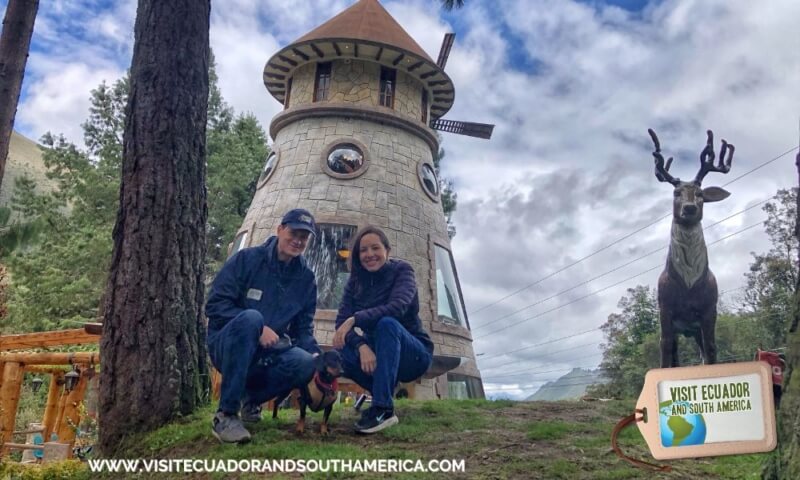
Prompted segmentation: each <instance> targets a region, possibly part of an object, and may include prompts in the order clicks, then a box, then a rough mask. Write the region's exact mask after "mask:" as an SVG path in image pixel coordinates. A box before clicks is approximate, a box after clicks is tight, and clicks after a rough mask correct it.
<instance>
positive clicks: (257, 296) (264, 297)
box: [206, 236, 320, 353]
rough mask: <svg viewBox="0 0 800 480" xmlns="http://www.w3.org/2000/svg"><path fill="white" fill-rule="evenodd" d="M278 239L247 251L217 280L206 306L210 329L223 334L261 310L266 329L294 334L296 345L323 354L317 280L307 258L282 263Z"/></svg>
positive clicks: (219, 275) (218, 275)
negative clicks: (316, 321)
mask: <svg viewBox="0 0 800 480" xmlns="http://www.w3.org/2000/svg"><path fill="white" fill-rule="evenodd" d="M277 245H278V237H275V236H272V237H270V238H269V239H268V240H267V241H266V242H265V243H264V244H263V245H260V246H258V247H253V248H245V249H242V250H240V251H239V252H237V253H236V254H235V255H234V256H232V257H231V258H230V259H228V261H227V262H225V265H224V266H223V267H222V269H221V270H220V271H219V273H218V274H217V276H216V278H214V282H213V283H212V284H211V292H210V293H209V294H208V302H207V303H206V316H207V317H208V329H209V330H211V331H216V330H220V329H221V328H222V327H224V326H225V324H226V323H228V322H229V321H231V320H233V318H234V317H236V316H237V315H239V314H240V313H241V312H242V311H244V310H246V309H254V310H258V311H259V312H260V313H261V315H262V316H263V317H264V325H265V326H267V327H269V328H271V329H272V330H273V331H275V333H277V334H278V335H283V334H284V333H288V334H289V336H290V337H291V338H292V342H293V343H294V345H296V346H298V347H300V348H302V349H303V350H306V351H307V352H310V353H315V352H319V351H320V349H319V345H318V344H317V340H316V339H315V338H314V312H315V311H316V308H317V282H316V279H315V278H314V272H312V271H311V269H310V268H308V265H307V264H306V260H305V258H304V257H303V256H302V255H301V256H300V257H297V258H293V259H292V260H291V261H290V262H289V263H288V264H285V263H283V262H281V261H279V260H278V257H277Z"/></svg>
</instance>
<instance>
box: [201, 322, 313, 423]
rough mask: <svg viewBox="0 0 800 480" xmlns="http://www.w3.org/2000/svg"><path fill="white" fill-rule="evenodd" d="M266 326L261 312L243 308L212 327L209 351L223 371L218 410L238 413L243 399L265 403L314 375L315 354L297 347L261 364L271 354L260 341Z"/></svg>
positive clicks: (304, 382) (253, 402) (221, 371)
mask: <svg viewBox="0 0 800 480" xmlns="http://www.w3.org/2000/svg"><path fill="white" fill-rule="evenodd" d="M263 328H264V317H263V316H262V315H261V313H259V312H258V311H257V310H244V311H243V312H242V313H240V314H239V315H237V316H236V317H234V318H233V320H231V321H230V322H228V323H226V324H225V326H224V327H222V329H220V330H209V332H208V353H209V356H210V357H211V363H213V364H214V367H215V368H216V369H217V370H218V371H219V373H221V374H222V391H221V394H220V399H219V408H218V409H217V411H221V412H224V413H225V414H228V415H235V414H237V413H238V412H239V407H240V403H241V401H242V400H244V401H245V402H246V403H252V404H262V403H264V402H266V401H267V400H270V399H272V398H275V397H276V396H277V395H279V394H281V393H284V392H288V391H289V390H290V389H291V388H299V387H302V386H303V385H305V384H306V383H308V381H309V380H310V379H311V377H312V376H313V375H314V359H313V357H312V356H311V354H310V353H308V352H306V351H305V350H303V349H300V348H298V347H292V348H291V349H289V350H286V351H285V352H282V353H280V354H274V355H273V358H272V360H271V362H272V363H271V364H270V365H268V366H265V365H262V364H261V362H259V360H262V359H263V358H265V357H266V356H268V350H266V349H264V348H263V347H261V345H260V344H259V343H258V338H259V337H260V336H261V331H262V330H263Z"/></svg>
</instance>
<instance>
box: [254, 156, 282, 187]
mask: <svg viewBox="0 0 800 480" xmlns="http://www.w3.org/2000/svg"><path fill="white" fill-rule="evenodd" d="M277 164H278V154H277V153H276V152H274V151H272V152H270V154H269V155H268V156H267V161H266V163H264V169H263V170H261V175H260V176H259V177H258V186H259V187H261V186H262V185H264V184H265V183H267V180H269V177H271V176H272V174H273V173H275V167H276V166H277Z"/></svg>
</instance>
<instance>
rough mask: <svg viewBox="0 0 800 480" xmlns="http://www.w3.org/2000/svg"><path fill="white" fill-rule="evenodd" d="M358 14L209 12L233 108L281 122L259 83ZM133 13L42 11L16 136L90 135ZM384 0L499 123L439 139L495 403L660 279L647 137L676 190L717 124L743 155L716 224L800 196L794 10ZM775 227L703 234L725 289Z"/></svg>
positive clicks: (662, 236) (254, 1) (663, 197)
mask: <svg viewBox="0 0 800 480" xmlns="http://www.w3.org/2000/svg"><path fill="white" fill-rule="evenodd" d="M351 3H352V0H294V1H292V2H286V1H283V0H226V1H216V2H212V17H211V44H212V47H213V49H214V52H215V55H216V59H217V63H218V74H219V78H220V88H221V90H222V93H223V96H224V97H225V99H226V101H227V102H228V103H229V104H230V105H232V106H233V107H234V108H235V109H236V110H237V111H238V112H245V111H250V112H253V113H254V114H255V115H256V116H257V117H258V118H259V120H260V121H261V123H262V125H264V126H266V125H269V122H270V119H271V118H272V116H273V115H275V114H276V113H278V112H279V111H280V108H281V106H280V105H279V104H278V102H276V101H275V100H274V99H273V98H272V97H271V96H269V95H268V94H267V92H266V90H265V89H264V85H263V83H262V81H261V73H262V70H263V67H264V64H265V62H266V60H267V59H268V58H269V57H270V56H271V55H272V54H273V53H274V52H275V51H277V50H278V49H279V48H280V47H281V46H283V45H286V44H287V43H289V42H291V41H293V40H294V39H296V38H298V37H300V36H301V35H303V34H304V33H306V32H308V31H309V30H311V29H312V28H314V27H315V26H316V25H319V24H320V23H322V22H323V21H325V20H326V19H328V18H330V17H331V16H333V15H335V14H336V13H338V12H339V11H341V10H342V9H344V8H346V7H347V6H349V5H350V4H351ZM135 4H136V2H135V1H132V0H130V1H111V0H53V1H47V2H41V6H40V11H39V16H38V18H37V21H36V27H35V32H34V38H33V45H32V49H31V55H30V58H29V60H28V65H27V73H26V77H25V81H24V85H23V96H22V99H21V102H20V106H19V110H18V114H17V123H16V128H17V130H19V131H20V132H22V133H23V134H25V135H27V136H28V137H31V138H34V139H36V138H39V137H40V136H41V135H42V134H43V133H45V132H46V131H48V130H49V131H53V132H63V133H64V134H65V135H66V136H67V137H68V138H70V139H72V140H73V141H75V142H78V143H80V142H81V130H80V123H81V122H82V121H83V120H84V119H85V118H86V115H87V111H88V105H89V102H88V97H89V90H90V89H91V88H94V87H95V86H97V85H98V84H99V83H100V82H101V81H103V80H106V81H108V82H113V81H114V80H116V79H117V78H119V77H120V76H121V75H122V74H123V72H124V71H125V70H126V69H127V68H128V67H129V65H130V58H131V54H132V48H133V33H132V32H133V22H134V19H135V14H136V5H135ZM383 4H384V6H385V7H386V8H387V10H389V12H390V13H391V14H392V15H393V16H394V17H395V18H396V19H397V20H398V22H400V24H401V25H403V26H404V27H405V28H406V30H407V31H408V32H409V33H410V34H411V36H412V37H414V38H415V39H416V40H417V41H418V43H419V44H420V45H421V46H422V47H423V48H424V49H425V50H426V51H427V52H428V54H429V55H430V56H431V57H434V58H436V55H437V54H438V51H439V46H440V44H441V40H442V37H443V35H444V34H445V33H446V32H455V33H456V43H455V46H454V47H453V50H452V53H451V55H450V59H449V61H448V64H447V71H448V73H449V75H450V77H451V78H452V80H453V82H454V84H455V87H456V102H455V106H454V108H453V109H452V110H451V111H450V113H448V114H447V116H446V118H451V119H458V120H471V121H478V122H485V123H493V124H495V125H496V128H495V131H494V137H493V138H492V140H491V141H485V140H479V139H473V138H468V137H461V136H456V135H449V134H446V136H445V138H444V143H443V146H444V148H445V150H446V152H447V155H446V159H445V162H444V167H443V168H444V175H445V176H447V177H449V178H451V179H453V180H454V181H455V185H456V189H457V191H458V200H459V203H458V211H457V213H456V215H455V223H456V226H457V228H458V234H457V236H456V237H455V239H454V241H453V250H454V255H455V257H456V262H457V266H458V269H459V275H460V278H461V283H462V288H463V291H464V295H465V301H466V304H467V310H468V311H469V312H470V322H471V324H472V329H473V336H474V337H475V345H474V346H475V352H476V353H477V354H478V355H479V357H478V360H479V367H480V368H481V371H482V373H483V376H484V381H485V386H486V389H487V393H488V394H489V395H491V396H493V397H497V396H507V397H511V398H522V397H525V396H528V395H530V394H531V393H533V392H534V391H535V390H536V389H537V388H538V387H539V386H540V385H541V384H542V383H543V382H545V381H547V380H553V379H555V378H558V377H559V376H561V375H563V374H565V373H567V372H568V371H569V370H570V369H571V368H572V367H594V366H596V365H597V364H598V362H599V361H600V358H601V357H600V350H599V348H598V345H599V343H601V342H602V340H603V339H602V337H601V335H600V332H599V331H598V330H597V328H598V327H599V326H600V325H601V324H602V323H603V322H604V320H605V319H606V317H607V316H608V314H609V313H611V312H613V311H615V310H616V304H617V302H618V300H619V298H620V297H621V296H623V295H624V294H625V289H626V288H629V287H633V286H635V285H637V284H642V285H650V286H654V285H655V281H656V278H657V276H658V273H659V268H656V269H653V267H656V266H659V265H662V264H663V261H664V257H665V255H666V251H665V250H661V251H658V252H656V253H654V254H652V255H650V256H647V257H645V258H643V259H641V260H637V261H635V262H634V261H633V260H636V259H637V258H639V257H641V256H643V255H645V254H647V253H650V252H653V251H654V250H656V249H658V248H659V247H665V246H666V243H667V241H668V236H669V225H670V221H669V219H668V218H664V219H662V220H661V221H656V220H658V219H659V218H662V217H665V215H667V214H668V213H669V212H670V209H671V204H670V202H671V200H670V199H671V191H670V186H669V185H668V184H660V183H658V181H657V180H656V179H655V177H654V175H653V169H652V157H651V155H650V152H651V151H652V144H651V142H650V139H649V137H648V135H647V128H648V127H652V128H654V129H655V130H656V131H657V132H658V134H659V137H660V139H661V143H662V148H663V150H664V152H665V154H666V155H667V156H669V155H673V156H674V157H675V161H674V163H673V166H672V172H673V173H674V174H675V175H677V176H680V177H683V178H687V177H688V178H691V177H692V176H693V175H694V174H695V172H696V170H697V167H698V154H699V151H700V150H701V148H702V147H703V145H704V143H705V133H704V132H705V130H706V129H708V128H710V129H712V130H714V132H715V133H716V135H717V137H716V138H717V139H719V138H725V139H726V140H728V141H729V142H731V143H733V144H735V146H736V155H735V158H734V162H733V169H732V170H731V172H730V173H729V174H728V175H722V174H718V173H717V174H714V173H712V174H709V175H708V177H707V178H706V181H705V182H704V183H705V185H706V186H708V185H725V184H727V183H729V182H732V181H733V182H732V183H730V185H729V186H727V187H726V188H727V189H728V190H729V191H730V192H731V193H732V195H731V197H730V198H728V199H727V200H725V201H724V202H721V203H716V204H711V205H707V206H706V209H705V220H704V224H705V225H711V224H712V223H714V222H716V221H718V220H722V219H724V218H726V217H728V216H730V215H732V214H735V213H737V212H740V211H742V210H744V209H746V208H748V207H750V206H753V205H756V204H759V202H763V201H765V200H767V199H768V198H769V197H770V195H772V194H774V193H775V191H776V190H777V189H778V188H782V187H790V186H793V185H795V184H796V178H797V177H796V173H795V170H794V167H793V163H794V155H795V151H790V150H792V149H793V148H796V147H797V145H798V117H799V116H800V56H798V53H797V52H800V33H798V30H797V19H798V18H800V2H797V1H795V0H770V1H767V2H752V1H750V0H663V1H643V0H609V1H600V0H583V1H571V0H501V1H495V0H466V6H465V7H464V8H463V9H461V10H459V11H455V12H452V13H446V12H443V11H441V10H440V9H439V8H438V1H435V0H403V1H399V2H398V1H388V0H387V1H384V2H383ZM5 6H6V1H5V0H0V10H2V11H5ZM716 148H717V151H719V144H718V142H717V145H716ZM787 152H788V153H787ZM784 153H785V155H783V156H782V157H780V158H778V159H777V160H775V161H772V162H770V163H768V164H766V165H765V166H763V167H761V168H759V169H758V170H755V171H753V172H752V173H748V172H750V171H751V170H753V169H754V168H756V167H759V166H760V165H762V164H764V163H765V162H768V161H770V160H773V159H775V158H776V157H779V156H780V155H781V154H784ZM742 174H746V175H744V176H741V175H742ZM740 176H741V178H739V177H740ZM764 218H765V214H764V213H763V212H762V211H761V209H760V206H756V207H755V208H751V209H750V210H747V211H746V212H744V213H742V214H739V215H736V216H733V217H732V218H730V219H728V220H726V221H724V222H722V223H720V224H718V225H716V226H714V227H712V228H709V229H707V231H706V240H707V242H709V243H710V242H713V241H715V240H718V239H721V238H723V237H726V236H730V238H728V239H725V240H722V241H720V242H718V243H716V244H714V245H713V246H710V247H709V257H710V262H711V266H712V268H713V270H714V272H715V274H716V275H717V278H718V281H719V284H720V289H721V290H723V291H727V290H733V289H736V288H737V287H741V286H742V284H743V273H744V272H745V271H746V269H747V266H748V264H749V261H750V252H752V251H756V252H761V251H765V250H766V249H767V248H768V243H767V240H766V237H765V235H764V234H763V229H762V228H761V227H756V228H751V229H749V230H746V231H744V232H742V233H738V232H740V231H741V230H742V229H744V228H746V227H748V226H751V225H755V224H757V223H758V222H759V221H762V220H763V219H764ZM637 230H640V231H638V232H637ZM633 232H637V233H635V234H633V235H631V234H632V233H633ZM620 239H622V240H620ZM615 242H616V243H615ZM610 244H613V245H612V246H610V247H609V248H603V247H606V246H608V245H610ZM601 249H602V250H601ZM598 251H599V253H596V254H594V255H592V254H593V253H595V252H598ZM590 255H591V257H589V258H588V259H585V260H584V258H585V257H588V256H590ZM573 264H574V265H573ZM625 264H629V265H626V266H624V267H622V268H618V267H620V266H621V265H625ZM570 265H572V266H570ZM568 266H569V268H566V269H565V267H568ZM613 269H616V270H614V271H613V272H611V273H608V274H606V273H607V272H610V271H611V270H613ZM561 270H563V271H561ZM554 272H559V273H557V274H555V275H553V273H554ZM604 274H606V275H604ZM638 274H641V275H639V276H636V277H634V276H635V275H638ZM597 277H599V278H597ZM632 277H634V278H632ZM542 279H544V280H542ZM524 287H528V288H524ZM523 288H524V289H523ZM562 292H564V293H562ZM594 292H599V293H594ZM733 293H735V292H732V294H731V296H732V295H733ZM512 294H513V295H512ZM557 294H558V295H557ZM509 295H511V296H509ZM506 297H507V298H506ZM562 305H563V307H562ZM504 375H505V376H504Z"/></svg>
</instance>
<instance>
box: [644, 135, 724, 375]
mask: <svg viewBox="0 0 800 480" xmlns="http://www.w3.org/2000/svg"><path fill="white" fill-rule="evenodd" d="M648 132H649V133H650V137H651V138H652V139H653V144H655V151H654V152H653V157H655V173H656V178H657V179H658V180H659V181H660V182H667V183H669V184H671V185H672V186H673V187H675V189H674V191H673V201H672V234H671V240H670V244H669V253H668V254H667V265H666V267H665V268H664V271H663V272H662V273H661V276H660V277H659V278H658V309H659V312H660V319H661V368H669V367H677V366H678V338H677V335H678V334H683V335H684V336H687V337H693V338H694V339H695V341H696V342H697V345H698V346H699V347H700V351H701V352H702V355H703V363H705V364H707V365H708V364H712V363H716V361H717V344H716V340H715V339H714V328H715V324H716V322H717V296H718V292H717V279H716V278H715V277H714V274H713V273H711V269H709V267H708V253H707V251H706V242H705V240H704V239H703V227H702V226H701V225H700V221H701V220H702V219H703V204H704V203H709V202H719V201H720V200H724V199H725V198H727V197H728V196H729V195H730V193H729V192H728V191H726V190H724V189H722V188H720V187H706V188H701V185H702V183H703V178H704V177H705V176H706V174H707V173H709V172H720V173H723V174H724V173H728V172H729V171H730V169H731V162H732V161H733V151H734V147H733V145H731V144H729V143H727V142H726V141H725V140H722V150H721V152H720V156H719V164H717V165H714V160H715V155H714V145H713V142H714V133H713V132H712V131H711V130H708V142H707V143H706V146H705V148H704V149H703V151H702V152H700V171H698V172H697V176H696V177H695V178H694V180H692V181H690V182H682V181H681V180H680V179H679V178H676V177H673V176H672V175H670V173H669V167H670V165H671V164H672V157H670V158H669V160H667V161H666V164H665V162H664V157H663V156H662V155H661V144H660V143H659V141H658V137H657V136H656V132H654V131H653V130H652V129H648ZM726 154H727V158H726Z"/></svg>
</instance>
